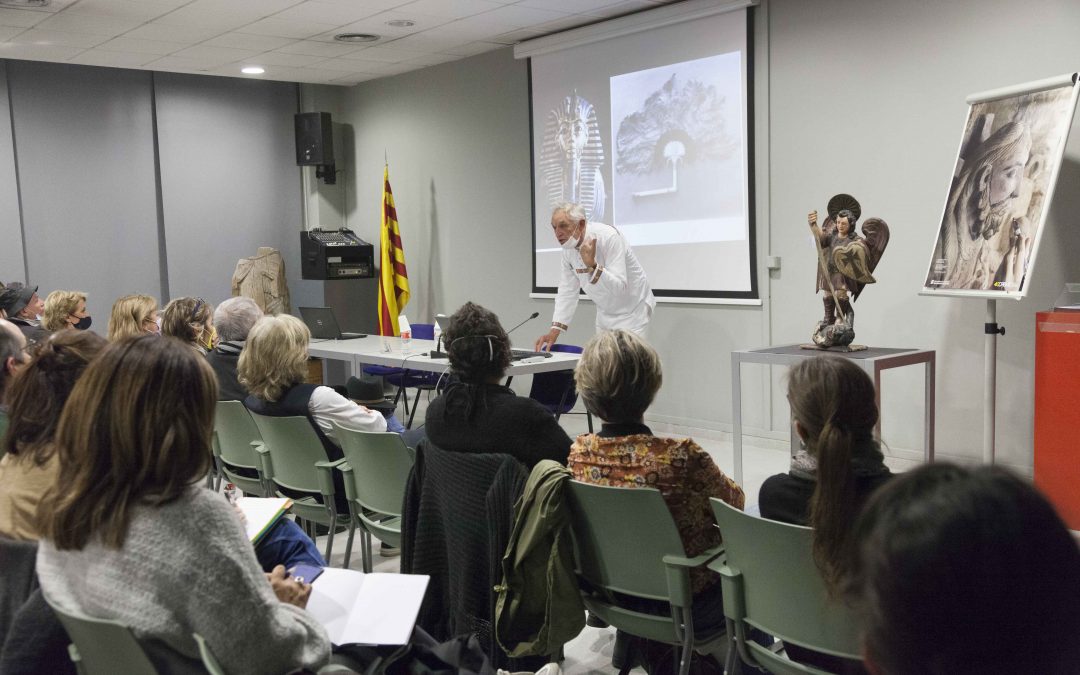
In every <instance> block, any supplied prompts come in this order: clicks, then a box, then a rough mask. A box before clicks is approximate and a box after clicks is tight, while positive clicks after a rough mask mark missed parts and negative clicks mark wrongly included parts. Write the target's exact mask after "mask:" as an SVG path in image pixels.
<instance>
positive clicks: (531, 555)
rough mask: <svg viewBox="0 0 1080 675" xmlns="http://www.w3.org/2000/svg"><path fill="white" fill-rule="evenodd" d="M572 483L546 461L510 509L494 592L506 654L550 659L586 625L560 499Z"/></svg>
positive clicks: (566, 471)
mask: <svg viewBox="0 0 1080 675" xmlns="http://www.w3.org/2000/svg"><path fill="white" fill-rule="evenodd" d="M570 479H571V473H570V470H569V469H567V468H566V467H565V466H562V465H561V464H559V463H558V462H552V461H550V460H544V461H542V462H540V463H539V464H537V465H536V468H534V469H533V471H532V473H531V474H529V480H528V482H527V483H525V492H524V493H523V494H522V495H521V499H519V500H518V502H517V504H516V505H515V506H514V530H513V532H512V533H511V535H510V544H509V545H508V546H507V548H506V553H505V555H503V558H502V572H503V581H502V583H501V584H500V585H499V586H497V587H496V589H495V590H496V591H497V592H498V598H497V600H496V601H495V636H496V638H497V639H498V641H499V644H500V645H501V646H502V648H503V649H504V650H506V653H507V654H509V655H510V656H529V655H537V656H547V655H554V654H556V653H557V652H558V651H559V649H560V648H561V647H562V646H563V645H564V644H566V643H567V642H569V641H570V640H572V639H574V638H575V637H577V635H578V633H580V632H581V629H582V628H584V627H585V606H584V605H583V604H582V602H581V593H580V592H579V591H578V584H577V577H576V575H575V574H574V547H573V542H572V539H571V532H570V527H569V519H570V513H569V509H568V508H567V505H566V502H565V499H564V494H565V488H566V482H567V481H568V480H570ZM540 580H544V581H545V583H540Z"/></svg>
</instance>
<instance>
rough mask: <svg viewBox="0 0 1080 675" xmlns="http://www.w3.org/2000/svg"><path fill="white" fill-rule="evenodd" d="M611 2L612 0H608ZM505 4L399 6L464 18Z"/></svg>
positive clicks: (468, 0) (446, 0) (422, 1)
mask: <svg viewBox="0 0 1080 675" xmlns="http://www.w3.org/2000/svg"><path fill="white" fill-rule="evenodd" d="M607 1H608V2H611V0H607ZM502 6H503V5H501V4H499V3H497V2H492V1H491V0H415V1H414V2H410V3H408V4H407V5H402V6H401V7H398V8H397V11H399V12H405V13H409V12H412V13H414V14H427V15H429V16H445V17H448V18H451V19H462V18H465V17H467V16H472V15H473V14H479V13H481V12H486V11H489V10H492V9H498V8H499V7H502Z"/></svg>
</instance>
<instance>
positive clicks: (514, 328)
mask: <svg viewBox="0 0 1080 675" xmlns="http://www.w3.org/2000/svg"><path fill="white" fill-rule="evenodd" d="M538 316H540V312H533V313H532V314H530V315H529V318H527V319H525V320H524V321H522V322H521V323H519V324H518V325H516V326H514V327H513V328H511V329H510V330H508V331H506V334H507V335H509V334H510V333H513V332H514V331H516V330H517V329H518V328H521V327H522V326H524V325H525V324H527V323H529V322H530V321H532V320H533V319H535V318H536V317H538Z"/></svg>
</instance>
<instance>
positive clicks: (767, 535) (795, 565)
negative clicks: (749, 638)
mask: <svg viewBox="0 0 1080 675" xmlns="http://www.w3.org/2000/svg"><path fill="white" fill-rule="evenodd" d="M709 501H710V503H711V504H712V509H713V513H714V514H715V515H716V522H717V523H718V524H719V525H720V533H721V535H722V536H723V538H724V549H725V552H726V556H725V566H726V567H727V568H728V569H729V570H731V571H733V572H737V573H738V574H739V575H740V576H741V578H742V583H741V586H742V606H743V608H744V611H745V613H746V622H747V623H749V624H751V625H753V626H755V627H757V628H760V629H761V630H763V631H765V632H766V633H769V634H770V635H773V636H775V637H777V638H780V639H782V640H784V641H785V642H789V643H794V644H797V645H799V646H802V647H806V648H808V649H812V650H814V651H819V652H824V653H826V654H833V655H835V656H841V657H845V658H850V659H859V658H861V657H860V649H861V648H860V644H859V634H858V627H857V625H856V622H855V618H854V616H853V614H852V613H851V611H850V610H849V609H848V608H847V607H846V606H845V605H844V604H843V602H842V601H833V600H830V599H829V597H828V593H827V591H826V590H825V582H824V581H823V580H822V578H821V573H820V572H819V571H818V569H817V566H816V565H815V563H814V560H813V557H812V555H811V537H812V535H813V531H812V530H811V529H810V528H808V527H800V526H798V525H789V524H787V523H780V522H776V521H773V520H767V519H765V518H759V517H756V516H751V515H748V514H746V513H743V512H742V511H739V510H738V509H734V508H732V507H731V506H729V505H728V504H725V503H724V502H722V501H720V500H719V499H710V500H709ZM721 574H724V573H723V572H721ZM729 587H730V586H729V585H728V584H727V580H726V579H725V585H724V606H725V608H727V607H728V605H729V602H732V603H736V602H738V601H739V600H738V599H737V598H729V597H728V595H729Z"/></svg>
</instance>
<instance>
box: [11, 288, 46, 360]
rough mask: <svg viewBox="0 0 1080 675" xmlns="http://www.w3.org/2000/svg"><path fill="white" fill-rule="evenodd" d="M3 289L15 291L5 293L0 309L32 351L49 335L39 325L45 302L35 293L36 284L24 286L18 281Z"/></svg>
mask: <svg viewBox="0 0 1080 675" xmlns="http://www.w3.org/2000/svg"><path fill="white" fill-rule="evenodd" d="M5 290H6V291H7V290H13V291H15V293H13V294H12V293H5V294H4V295H3V296H0V297H2V298H3V301H4V303H5V304H4V305H3V306H2V309H3V310H4V311H5V312H7V319H8V321H10V322H11V323H13V324H15V325H16V326H18V327H19V330H21V331H22V333H23V335H25V336H26V342H27V348H28V349H29V350H30V351H33V350H34V349H35V348H36V345H37V343H38V342H41V341H42V340H44V339H45V338H47V337H48V336H49V331H47V330H45V329H44V328H42V327H41V319H40V317H41V313H42V312H44V311H45V303H43V302H42V301H41V298H39V297H38V294H37V286H33V287H31V286H24V285H22V284H20V283H18V282H12V283H10V284H8V285H7V288H5Z"/></svg>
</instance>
